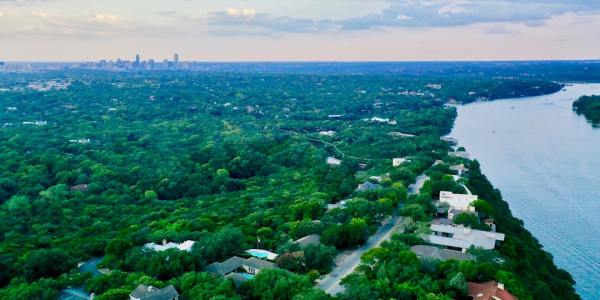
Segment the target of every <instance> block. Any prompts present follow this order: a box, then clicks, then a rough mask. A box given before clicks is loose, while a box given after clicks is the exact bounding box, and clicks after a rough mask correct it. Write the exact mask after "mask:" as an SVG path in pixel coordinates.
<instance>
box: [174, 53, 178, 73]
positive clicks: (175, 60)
mask: <svg viewBox="0 0 600 300" xmlns="http://www.w3.org/2000/svg"><path fill="white" fill-rule="evenodd" d="M173 68H175V69H179V54H177V53H175V55H173Z"/></svg>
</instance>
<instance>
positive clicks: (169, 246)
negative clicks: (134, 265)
mask: <svg viewBox="0 0 600 300" xmlns="http://www.w3.org/2000/svg"><path fill="white" fill-rule="evenodd" d="M194 243H196V242H194V241H190V240H188V241H185V242H183V243H181V244H177V243H173V242H168V243H167V241H163V244H162V245H159V244H155V243H147V244H145V245H144V248H146V249H152V250H154V251H165V250H168V249H179V250H181V251H187V252H190V251H192V247H193V246H194Z"/></svg>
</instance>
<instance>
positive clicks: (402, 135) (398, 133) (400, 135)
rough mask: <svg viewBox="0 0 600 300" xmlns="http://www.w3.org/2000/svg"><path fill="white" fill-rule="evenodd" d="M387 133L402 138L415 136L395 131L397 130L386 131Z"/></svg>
mask: <svg viewBox="0 0 600 300" xmlns="http://www.w3.org/2000/svg"><path fill="white" fill-rule="evenodd" d="M388 135H391V136H395V137H402V138H405V137H415V135H414V134H409V133H403V132H397V131H391V132H389V133H388Z"/></svg>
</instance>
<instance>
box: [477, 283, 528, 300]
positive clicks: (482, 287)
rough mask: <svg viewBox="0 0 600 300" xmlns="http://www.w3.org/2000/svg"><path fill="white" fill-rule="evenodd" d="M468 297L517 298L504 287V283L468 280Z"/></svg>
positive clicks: (506, 299) (516, 299) (483, 298)
mask: <svg viewBox="0 0 600 300" xmlns="http://www.w3.org/2000/svg"><path fill="white" fill-rule="evenodd" d="M468 285H469V297H472V298H473V299H474V300H518V298H517V297H515V296H514V295H512V294H511V293H509V292H508V291H507V290H505V289H504V285H503V284H501V283H497V282H495V281H489V282H484V283H477V282H469V283H468Z"/></svg>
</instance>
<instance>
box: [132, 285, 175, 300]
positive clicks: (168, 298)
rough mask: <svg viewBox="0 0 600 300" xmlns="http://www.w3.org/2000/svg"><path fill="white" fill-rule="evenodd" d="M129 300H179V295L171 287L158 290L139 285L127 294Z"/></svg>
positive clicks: (149, 286)
mask: <svg viewBox="0 0 600 300" xmlns="http://www.w3.org/2000/svg"><path fill="white" fill-rule="evenodd" d="M129 300H179V293H177V290H175V287H173V286H172V285H169V286H167V287H165V288H163V289H159V288H156V287H153V286H151V285H144V284H140V285H138V286H137V287H136V288H135V290H133V292H131V293H130V294H129Z"/></svg>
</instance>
